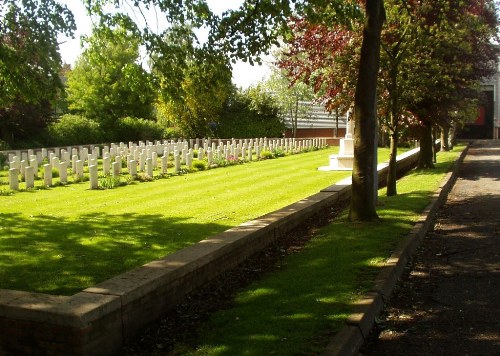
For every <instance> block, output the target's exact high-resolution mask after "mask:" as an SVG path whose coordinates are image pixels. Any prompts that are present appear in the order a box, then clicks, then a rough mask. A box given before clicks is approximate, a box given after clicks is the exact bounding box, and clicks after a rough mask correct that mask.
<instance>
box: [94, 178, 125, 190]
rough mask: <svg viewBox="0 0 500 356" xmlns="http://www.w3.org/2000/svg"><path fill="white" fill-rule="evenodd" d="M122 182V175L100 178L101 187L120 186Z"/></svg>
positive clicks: (111, 187)
mask: <svg viewBox="0 0 500 356" xmlns="http://www.w3.org/2000/svg"><path fill="white" fill-rule="evenodd" d="M121 184H122V183H121V182H120V177H111V176H108V177H102V178H99V183H98V185H99V188H101V189H113V188H116V187H119V186H120V185H121Z"/></svg>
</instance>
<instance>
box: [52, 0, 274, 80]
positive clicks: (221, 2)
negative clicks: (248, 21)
mask: <svg viewBox="0 0 500 356" xmlns="http://www.w3.org/2000/svg"><path fill="white" fill-rule="evenodd" d="M60 2H61V3H64V4H66V5H67V6H68V8H69V9H70V10H71V11H72V12H73V15H74V17H75V22H76V26H77V30H76V32H75V36H74V37H75V38H74V39H72V38H67V37H61V38H59V42H60V45H59V49H60V52H61V56H62V59H63V62H66V63H69V64H71V66H73V65H74V64H75V62H76V60H77V58H78V56H79V55H80V53H81V52H82V50H81V47H80V36H82V35H90V33H91V27H92V21H91V19H90V17H89V16H88V15H87V13H86V11H85V8H84V6H83V4H82V2H81V1H80V0H60ZM242 2H243V1H242V0H231V1H228V0H207V3H208V5H209V6H210V8H211V9H212V11H213V12H215V13H219V14H220V13H222V12H223V11H224V10H227V9H228V8H230V7H231V8H236V7H238V6H239V5H240V4H241V3H242ZM146 17H147V18H148V22H150V23H156V20H155V17H154V16H153V15H152V14H151V15H150V16H148V15H146ZM268 74H269V68H268V66H267V65H266V64H264V65H262V66H257V65H255V66H251V65H250V64H248V63H244V62H242V61H238V62H237V63H235V64H234V65H233V82H234V83H235V84H236V86H238V87H241V88H247V87H248V86H250V85H253V84H256V83H258V82H259V81H261V80H262V79H265V78H266V77H267V76H268Z"/></svg>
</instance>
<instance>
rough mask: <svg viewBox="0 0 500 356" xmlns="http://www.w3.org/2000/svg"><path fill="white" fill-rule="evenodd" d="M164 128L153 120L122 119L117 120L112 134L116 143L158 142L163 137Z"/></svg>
mask: <svg viewBox="0 0 500 356" xmlns="http://www.w3.org/2000/svg"><path fill="white" fill-rule="evenodd" d="M164 134H165V130H164V128H163V127H162V126H161V125H160V124H158V123H157V122H156V121H153V120H144V119H138V118H134V117H124V118H121V119H119V120H118V123H117V126H116V128H115V129H114V132H113V133H112V135H110V136H112V137H114V139H115V140H117V141H124V142H126V141H146V140H159V139H162V138H163V137H164Z"/></svg>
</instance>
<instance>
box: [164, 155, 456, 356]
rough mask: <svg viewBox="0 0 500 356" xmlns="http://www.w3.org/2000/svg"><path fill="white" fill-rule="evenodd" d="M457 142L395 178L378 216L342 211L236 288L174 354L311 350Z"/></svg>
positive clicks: (345, 310)
mask: <svg viewBox="0 0 500 356" xmlns="http://www.w3.org/2000/svg"><path fill="white" fill-rule="evenodd" d="M462 148H463V147H458V148H456V150H455V151H453V152H449V153H440V154H439V155H438V160H439V163H438V164H437V168H436V169H435V170H429V171H416V172H413V173H412V174H410V175H409V176H407V177H404V178H403V179H402V180H401V181H400V182H399V183H398V189H399V195H398V196H395V197H386V196H384V191H383V190H382V191H381V192H380V193H379V195H380V198H379V200H380V206H379V208H378V214H379V216H380V218H381V219H382V221H381V222H380V223H368V224H355V225H353V224H352V223H349V222H348V221H347V216H346V212H344V214H343V215H342V216H340V217H339V218H337V219H336V220H335V221H334V222H333V223H331V224H330V225H328V226H325V227H324V228H322V229H320V231H319V232H318V233H317V234H316V236H315V237H314V238H313V239H312V240H311V241H310V242H309V243H308V245H307V246H306V247H305V248H304V250H303V251H301V252H300V253H298V254H293V255H290V256H288V257H286V259H285V260H284V261H283V262H281V263H280V264H281V268H280V269H279V271H278V272H274V273H271V274H268V275H266V276H265V277H264V278H262V279H261V280H259V281H257V282H255V283H253V284H252V285H250V286H249V287H248V288H246V289H245V290H243V291H241V292H240V293H239V294H238V295H237V296H236V298H235V301H234V306H233V307H232V308H230V309H228V310H222V311H220V312H218V313H216V314H215V315H214V316H213V317H212V318H211V320H210V321H209V322H208V323H207V324H206V325H204V326H203V327H202V328H201V330H200V331H199V334H200V335H202V337H201V338H200V340H198V341H195V342H191V343H187V344H178V345H176V347H175V350H174V352H173V354H199V355H271V354H272V355H313V354H322V353H323V352H324V349H325V347H326V345H327V344H328V342H329V340H330V338H331V337H332V336H333V335H334V334H335V333H336V332H338V331H339V330H340V328H341V327H342V326H343V325H344V322H345V320H346V318H347V317H348V315H349V314H350V313H351V312H352V305H353V302H354V301H356V300H357V299H359V297H360V296H361V295H362V294H363V293H365V292H367V291H368V290H369V289H370V287H371V286H372V285H373V281H374V277H375V276H376V274H377V273H378V272H379V271H380V268H381V267H382V265H383V262H384V261H385V260H386V259H387V257H389V256H390V254H391V251H392V250H393V249H394V247H395V246H396V245H397V244H398V243H399V242H400V241H401V239H402V238H404V237H405V236H406V235H407V233H408V232H409V231H410V229H411V228H412V227H413V225H414V223H415V221H416V220H417V219H418V217H419V215H420V212H421V211H422V210H423V209H424V208H425V206H426V205H427V204H428V203H429V201H430V196H431V194H432V193H433V192H434V191H435V190H436V189H437V188H438V187H439V184H440V182H441V181H442V178H443V176H444V173H445V172H447V171H448V170H449V168H450V167H451V165H452V164H453V162H454V161H455V160H456V158H457V157H458V155H459V153H460V152H459V151H461V150H462Z"/></svg>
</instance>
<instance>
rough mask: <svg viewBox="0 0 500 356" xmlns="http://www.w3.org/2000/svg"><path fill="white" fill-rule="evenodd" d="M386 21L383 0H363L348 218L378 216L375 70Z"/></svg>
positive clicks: (375, 218)
mask: <svg viewBox="0 0 500 356" xmlns="http://www.w3.org/2000/svg"><path fill="white" fill-rule="evenodd" d="M384 21H385V9H384V1H383V0H367V1H366V20H365V24H364V27H363V43H362V45H361V58H360V63H359V75H358V81H357V83H356V94H355V97H354V167H353V171H352V195H351V206H350V210H349V219H350V220H351V221H371V220H377V219H378V216H377V212H376V210H375V204H376V194H377V187H376V185H377V177H376V175H377V169H376V167H377V164H376V163H377V162H376V161H375V160H376V136H377V135H376V131H375V130H376V129H377V122H376V120H377V74H378V70H379V64H380V34H381V31H382V25H383V23H384Z"/></svg>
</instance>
